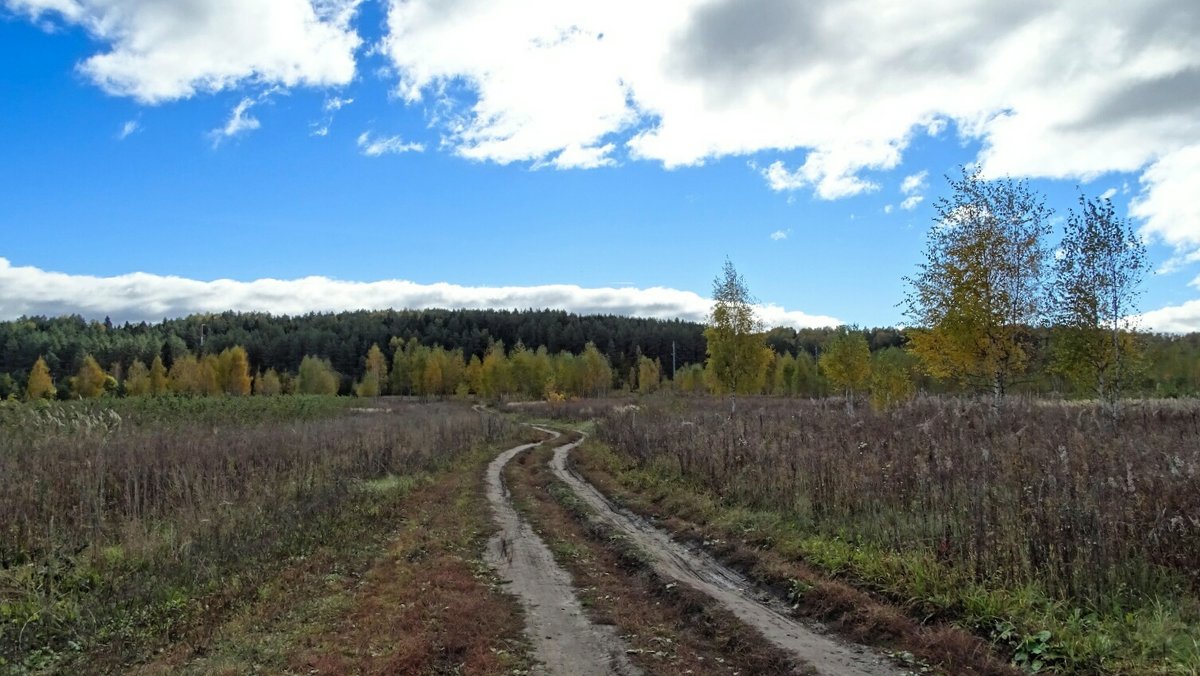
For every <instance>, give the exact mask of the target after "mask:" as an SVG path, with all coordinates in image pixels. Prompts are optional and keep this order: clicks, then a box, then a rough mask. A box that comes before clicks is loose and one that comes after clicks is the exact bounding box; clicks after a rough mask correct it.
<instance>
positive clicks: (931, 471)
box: [598, 399, 1200, 605]
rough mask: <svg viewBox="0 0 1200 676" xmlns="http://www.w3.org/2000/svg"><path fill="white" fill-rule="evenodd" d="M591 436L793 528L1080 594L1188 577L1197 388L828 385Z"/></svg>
mask: <svg viewBox="0 0 1200 676" xmlns="http://www.w3.org/2000/svg"><path fill="white" fill-rule="evenodd" d="M619 411H620V410H619V409H618V410H617V412H611V413H609V414H607V415H606V416H605V417H604V418H603V421H602V422H601V423H600V425H599V427H598V431H599V437H600V438H601V439H603V440H604V441H606V442H608V443H610V444H611V445H612V446H613V447H614V448H615V449H616V450H618V451H619V452H621V453H623V454H625V455H627V456H629V457H631V458H633V459H634V460H636V461H637V462H638V463H639V464H641V465H643V466H647V467H649V466H657V467H658V468H660V469H666V470H670V471H672V472H675V473H677V474H678V476H679V477H681V479H682V480H684V481H688V482H695V484H696V485H698V486H700V487H703V488H704V489H706V490H711V491H714V492H716V493H718V494H720V495H721V496H723V497H724V498H726V499H727V500H729V501H730V502H731V503H737V504H741V505H745V506H747V507H751V508H764V509H770V510H776V511H778V512H780V513H784V514H787V515H788V516H789V518H793V519H795V520H796V521H797V522H798V523H799V524H800V525H801V527H802V528H803V529H804V530H808V531H811V532H814V533H822V534H826V535H836V536H838V537H841V538H844V539H847V540H849V541H850V542H852V543H854V542H862V543H865V544H870V545H872V546H878V547H882V548H886V549H893V550H901V549H902V550H907V551H913V550H923V551H927V552H929V553H930V554H931V555H932V556H935V557H937V558H938V559H940V560H944V561H948V562H953V563H954V564H955V565H958V566H961V567H964V568H965V569H967V570H968V571H969V573H970V575H971V576H972V577H973V578H974V579H976V580H980V581H985V580H986V581H989V582H990V583H994V584H997V585H1004V586H1017V585H1022V584H1026V583H1033V582H1036V583H1037V584H1038V585H1041V586H1042V587H1044V588H1045V589H1046V590H1047V591H1048V593H1050V594H1051V595H1052V596H1054V597H1057V598H1063V599H1072V600H1075V601H1087V602H1091V603H1094V604H1097V605H1106V604H1111V603H1114V602H1116V603H1122V602H1124V601H1126V600H1129V599H1137V598H1140V597H1142V596H1145V595H1154V594H1160V593H1164V592H1171V591H1172V590H1175V589H1177V588H1178V586H1179V585H1181V584H1187V583H1194V582H1195V581H1196V580H1200V520H1198V519H1197V515H1198V514H1200V444H1197V443H1196V439H1197V438H1200V405H1196V404H1190V405H1185V404H1170V405H1165V404H1153V403H1149V404H1145V405H1140V406H1131V407H1129V408H1128V409H1127V410H1126V413H1125V415H1124V416H1123V418H1122V419H1121V421H1120V423H1119V424H1118V425H1117V426H1116V427H1114V426H1113V425H1112V424H1111V422H1110V421H1109V419H1108V417H1107V416H1106V415H1105V413H1104V411H1102V410H1101V409H1099V408H1098V407H1089V406H1078V405H1076V406H1066V405H1053V404H1044V403H1042V404H1037V403H1032V402H1023V401H1010V402H1006V403H1005V405H1004V406H1002V407H1000V408H999V409H996V408H994V407H992V406H991V405H990V404H987V403H982V402H972V401H967V400H956V399H947V400H942V399H926V400H919V401H916V402H914V403H912V404H911V405H908V406H906V407H903V408H900V409H897V410H894V411H890V412H883V413H877V412H872V411H859V412H857V413H855V414H852V415H848V414H847V413H846V412H845V411H844V408H843V406H842V405H841V404H840V403H838V402H835V401H794V400H782V401H781V400H769V399H755V400H748V401H745V402H743V403H742V405H741V406H739V413H738V415H737V416H736V417H733V418H731V417H730V416H729V412H728V405H727V403H726V402H722V401H716V400H694V401H689V402H686V403H684V402H681V401H673V402H671V401H668V402H665V403H658V404H654V405H651V406H650V407H647V408H645V409H644V410H642V411H634V412H623V413H622V412H619Z"/></svg>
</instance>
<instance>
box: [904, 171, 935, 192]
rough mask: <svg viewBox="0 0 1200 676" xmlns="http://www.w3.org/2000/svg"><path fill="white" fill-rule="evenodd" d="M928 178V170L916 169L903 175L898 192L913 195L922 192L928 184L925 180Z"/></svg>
mask: <svg viewBox="0 0 1200 676" xmlns="http://www.w3.org/2000/svg"><path fill="white" fill-rule="evenodd" d="M928 178H929V172H928V171H918V172H917V173H915V174H910V175H908V176H905V177H904V180H903V181H901V182H900V192H902V193H904V194H905V195H915V194H917V193H919V192H922V191H923V190H925V188H926V187H927V186H928V185H929V184H928V182H927V180H926V179H928Z"/></svg>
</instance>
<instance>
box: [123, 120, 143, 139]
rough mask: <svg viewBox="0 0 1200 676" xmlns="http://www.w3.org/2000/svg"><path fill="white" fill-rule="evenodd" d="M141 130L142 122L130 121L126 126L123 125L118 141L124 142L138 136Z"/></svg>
mask: <svg viewBox="0 0 1200 676" xmlns="http://www.w3.org/2000/svg"><path fill="white" fill-rule="evenodd" d="M141 128H142V125H141V123H140V122H138V121H137V120H130V121H128V122H126V123H125V124H123V125H121V131H119V132H117V140H118V141H124V140H125V139H127V138H129V137H130V136H132V135H133V134H136V133H137V132H138V131H139V130H140V129H141Z"/></svg>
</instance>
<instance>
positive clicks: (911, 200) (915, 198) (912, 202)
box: [900, 195, 925, 211]
mask: <svg viewBox="0 0 1200 676" xmlns="http://www.w3.org/2000/svg"><path fill="white" fill-rule="evenodd" d="M924 200H925V197H924V195H909V196H908V197H905V198H904V201H903V202H901V203H900V208H901V209H904V210H905V211H912V210H913V209H916V208H917V205H918V204H920V203H921V202H923V201H924Z"/></svg>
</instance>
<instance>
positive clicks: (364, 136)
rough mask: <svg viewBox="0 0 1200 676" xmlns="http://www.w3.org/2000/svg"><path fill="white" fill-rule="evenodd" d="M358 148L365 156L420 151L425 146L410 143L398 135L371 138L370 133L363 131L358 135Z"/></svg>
mask: <svg viewBox="0 0 1200 676" xmlns="http://www.w3.org/2000/svg"><path fill="white" fill-rule="evenodd" d="M358 150H359V152H361V153H362V154H363V155H366V156H367V157H379V156H381V155H399V154H401V153H408V152H418V153H419V152H422V151H423V150H425V146H424V145H422V144H420V143H410V142H407V141H405V140H404V139H402V138H400V137H399V136H384V137H381V138H375V139H372V138H371V133H370V132H367V131H364V132H363V133H361V134H359V135H358Z"/></svg>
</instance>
